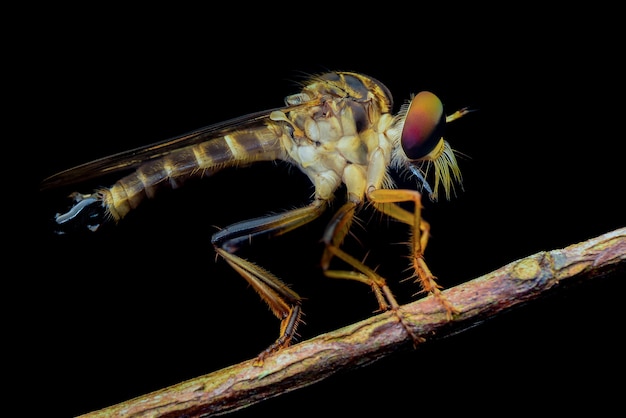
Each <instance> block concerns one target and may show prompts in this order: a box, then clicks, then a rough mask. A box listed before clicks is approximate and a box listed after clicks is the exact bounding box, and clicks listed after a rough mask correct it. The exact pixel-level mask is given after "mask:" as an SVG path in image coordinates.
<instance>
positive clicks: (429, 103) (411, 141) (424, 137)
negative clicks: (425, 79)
mask: <svg viewBox="0 0 626 418" xmlns="http://www.w3.org/2000/svg"><path fill="white" fill-rule="evenodd" d="M445 125H446V115H445V113H444V111H443V103H441V100H439V98H438V97H437V96H435V95H434V94H433V93H431V92H428V91H423V92H420V93H418V94H417V95H416V96H415V97H414V98H413V100H411V104H410V105H409V110H408V111H407V113H406V119H405V121H404V128H403V129H402V139H401V143H402V149H403V150H404V153H405V154H406V156H407V157H408V158H409V159H410V160H419V159H421V158H424V157H426V156H427V155H428V154H429V153H430V152H431V151H433V150H434V149H435V147H436V146H437V144H438V143H439V141H440V140H441V137H442V136H443V131H444V127H445Z"/></svg>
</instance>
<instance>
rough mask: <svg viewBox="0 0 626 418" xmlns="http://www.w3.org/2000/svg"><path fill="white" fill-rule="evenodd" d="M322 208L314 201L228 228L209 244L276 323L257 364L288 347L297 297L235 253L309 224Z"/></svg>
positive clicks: (298, 316)
mask: <svg viewBox="0 0 626 418" xmlns="http://www.w3.org/2000/svg"><path fill="white" fill-rule="evenodd" d="M325 207H326V205H325V203H324V202H323V201H320V200H316V201H314V202H313V203H311V204H310V205H308V206H305V207H303V208H300V209H295V210H291V211H287V212H284V213H280V214H276V215H268V216H263V217H259V218H254V219H249V220H246V221H242V222H237V223H235V224H232V225H230V226H228V227H226V228H225V229H222V230H221V231H219V232H217V233H215V234H214V235H213V237H212V238H211V242H212V243H213V245H214V246H215V251H216V252H217V254H219V255H220V256H221V257H223V258H224V259H225V260H226V262H227V263H228V264H229V265H230V266H231V267H232V268H233V269H234V270H235V271H237V272H238V273H239V274H240V275H241V276H242V277H243V278H244V279H246V281H247V282H248V283H249V284H250V285H251V286H252V288H253V289H254V290H255V291H256V292H257V293H258V294H259V295H260V296H261V299H262V300H263V301H265V303H267V305H268V306H269V308H270V310H271V311H272V312H273V313H274V315H275V316H276V317H277V318H278V319H280V321H281V323H280V333H279V336H278V339H277V340H276V341H275V342H274V343H273V344H272V345H270V346H269V347H268V348H267V349H265V350H264V351H263V352H262V353H260V354H259V356H258V358H257V362H258V363H259V364H262V363H263V360H264V359H265V358H266V357H267V356H268V355H270V354H272V353H274V352H276V351H278V350H280V349H282V348H285V347H287V346H289V344H290V343H291V340H292V339H293V337H294V335H295V334H296V330H297V328H298V325H299V324H300V322H301V315H302V311H301V302H302V299H301V297H300V296H299V295H298V294H297V293H296V292H294V291H293V290H291V289H290V288H289V287H288V286H287V285H286V284H285V283H284V282H283V281H281V280H280V279H279V278H278V277H276V276H275V275H274V274H272V273H271V272H269V271H268V270H266V269H264V268H262V267H260V266H258V265H256V264H254V263H252V262H250V261H248V260H246V259H244V258H242V257H239V256H238V255H236V254H235V252H236V251H237V250H238V249H239V248H240V247H241V246H242V245H244V244H249V243H250V242H251V241H252V239H253V238H254V237H258V236H260V235H265V236H277V235H282V234H284V233H286V232H289V231H291V230H293V229H295V228H297V227H300V226H302V225H304V224H306V223H309V222H311V221H312V220H314V219H315V218H317V217H319V216H320V215H321V214H322V212H323V211H324V209H325Z"/></svg>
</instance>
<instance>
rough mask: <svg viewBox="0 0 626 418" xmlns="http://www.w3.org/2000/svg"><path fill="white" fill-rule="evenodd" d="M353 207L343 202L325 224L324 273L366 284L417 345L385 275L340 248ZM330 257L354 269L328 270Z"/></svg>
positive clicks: (351, 218) (348, 226)
mask: <svg viewBox="0 0 626 418" xmlns="http://www.w3.org/2000/svg"><path fill="white" fill-rule="evenodd" d="M357 206H358V204H357V203H355V202H348V203H345V204H344V205H343V206H342V207H341V208H340V209H339V210H338V211H337V212H336V213H335V216H334V217H333V219H332V220H331V222H330V223H329V224H328V226H327V227H326V230H325V232H324V237H323V241H324V244H326V247H325V249H324V254H323V255H322V262H321V264H322V269H323V271H324V275H325V276H326V277H330V278H333V279H348V280H356V281H358V282H361V283H365V284H367V285H369V286H370V287H371V288H372V290H373V291H374V295H375V296H376V300H377V301H378V306H379V308H380V310H382V311H386V310H391V311H392V312H394V314H395V315H396V316H397V317H398V320H399V322H400V323H401V324H402V326H403V327H404V329H405V330H406V331H407V333H408V334H409V336H410V337H411V338H412V339H413V341H414V343H415V344H418V343H420V342H422V341H423V339H422V338H421V337H419V336H417V335H416V334H415V333H414V332H413V331H412V330H411V328H410V327H409V326H408V324H407V323H406V322H405V320H404V318H403V317H402V315H401V313H400V305H399V304H398V302H397V301H396V299H395V297H394V296H393V294H392V293H391V290H390V289H389V286H388V285H387V281H386V280H385V278H384V277H382V276H381V275H379V274H378V273H376V272H375V271H374V270H373V269H371V268H369V267H368V266H366V265H365V264H364V263H363V262H362V261H359V260H357V259H356V258H354V257H353V256H351V255H350V254H348V253H346V252H345V251H344V250H342V249H341V248H340V246H341V243H342V242H343V239H344V238H345V236H346V234H347V233H348V231H349V229H350V225H351V224H352V221H353V219H354V212H355V210H356V208H357ZM334 257H337V258H339V259H340V260H342V261H344V262H345V263H347V264H348V265H350V266H352V267H353V268H354V269H355V270H334V269H330V262H331V260H332V259H333V258H334Z"/></svg>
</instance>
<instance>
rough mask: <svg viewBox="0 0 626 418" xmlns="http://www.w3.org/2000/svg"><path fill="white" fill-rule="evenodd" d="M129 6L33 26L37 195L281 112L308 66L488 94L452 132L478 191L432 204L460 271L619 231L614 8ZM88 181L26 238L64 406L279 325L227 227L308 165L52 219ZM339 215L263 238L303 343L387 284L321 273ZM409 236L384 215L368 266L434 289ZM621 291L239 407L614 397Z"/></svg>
mask: <svg viewBox="0 0 626 418" xmlns="http://www.w3.org/2000/svg"><path fill="white" fill-rule="evenodd" d="M327 6H328V5H327ZM317 7H320V8H321V7H323V6H322V5H318V6H317ZM359 7H363V8H365V6H364V5H363V6H359ZM331 10H332V9H331ZM458 11H459V10H457V12H458ZM57 12H58V11H57ZM111 12H112V11H106V12H105V11H98V12H95V11H94V12H89V13H85V14H84V15H83V16H82V17H81V18H80V19H69V18H64V19H61V20H55V22H56V23H55V24H53V25H52V26H53V27H52V28H51V29H50V30H48V31H47V32H46V33H45V34H42V35H41V36H40V37H39V38H38V39H37V45H36V47H37V48H35V49H34V50H33V53H32V56H31V57H30V58H31V59H33V61H34V64H33V67H34V69H35V70H36V74H37V76H36V77H33V79H31V82H32V83H33V84H36V85H37V86H38V96H37V97H36V98H33V103H32V108H33V110H34V111H36V112H37V113H38V114H40V115H41V118H39V119H38V120H44V121H46V125H45V126H44V129H43V130H42V131H41V133H40V134H38V136H39V137H38V138H37V139H36V140H35V141H34V142H33V144H36V147H34V145H33V148H36V154H37V156H38V158H39V159H40V160H39V161H38V164H37V167H38V170H40V172H37V173H36V176H35V177H36V178H35V182H34V183H33V185H34V187H33V190H36V189H37V182H38V181H40V180H41V179H43V178H44V177H46V176H48V175H50V174H52V173H54V172H56V171H59V170H62V169H65V168H68V167H71V166H73V165H76V164H79V163H82V162H86V161H89V160H91V159H94V158H97V157H101V156H104V155H107V154H111V153H114V152H118V151H123V150H126V149H129V148H132V147H136V146H140V145H144V144H148V143H152V142H155V141H159V140H163V139H167V138H169V137H172V136H175V135H178V134H182V133H185V132H187V131H190V130H192V129H195V128H198V127H201V126H205V125H208V124H211V123H215V122H219V121H222V120H225V119H228V118H231V117H236V116H241V115H244V114H246V113H250V112H254V111H258V110H262V109H266V108H272V107H276V106H280V105H282V103H283V98H284V96H286V95H288V94H292V93H294V92H297V91H298V88H297V85H296V81H299V80H301V77H302V75H303V74H317V73H320V72H323V71H326V70H346V71H356V72H361V73H365V74H368V75H371V76H373V77H375V78H377V79H379V80H381V81H382V82H383V83H385V84H386V85H387V87H389V89H390V90H391V91H392V93H393V94H394V98H395V101H396V110H397V108H398V107H399V106H400V104H401V103H402V102H403V101H404V100H405V99H407V98H408V97H409V95H410V94H411V93H416V92H418V91H420V90H431V91H433V92H435V93H436V94H438V95H439V96H440V97H441V98H442V100H443V102H444V104H445V106H446V108H447V109H448V111H450V112H451V111H454V110H456V109H458V108H461V107H464V106H469V107H471V108H475V109H478V111H477V112H474V113H472V114H471V115H470V116H468V117H466V118H463V119H461V120H459V121H456V122H455V123H454V124H451V125H450V126H449V130H448V134H447V136H448V140H449V142H450V143H451V144H452V145H453V147H454V148H456V149H457V150H458V151H460V152H461V153H463V154H465V155H467V158H461V159H460V166H461V169H462V171H463V175H464V179H465V182H464V186H465V189H464V191H462V192H460V193H459V194H458V196H457V197H455V198H453V199H452V200H451V201H449V202H447V201H440V202H437V203H431V202H425V206H426V207H425V210H424V217H425V218H426V219H427V220H428V221H429V222H430V223H431V226H432V239H431V242H430V244H429V247H428V249H427V253H426V260H427V262H428V263H429V265H430V267H431V269H432V270H433V271H434V273H435V274H436V275H437V276H438V277H439V281H440V283H441V284H442V285H443V286H445V287H451V286H454V285H456V284H459V283H462V282H464V281H467V280H470V279H473V278H475V277H478V276H480V275H482V274H485V273H487V272H490V271H492V270H494V269H496V268H498V267H500V266H502V265H504V264H506V263H508V262H511V261H514V260H516V259H518V258H521V257H525V256H528V255H531V254H533V253H535V252H538V251H542V250H551V249H556V248H562V247H564V246H567V245H569V244H573V243H577V242H580V241H584V240H587V239H589V238H592V237H595V236H597V235H600V234H603V233H605V232H609V231H611V230H614V229H616V228H619V227H623V226H624V220H625V218H624V215H623V213H624V209H625V205H624V203H623V179H624V174H623V173H624V172H623V168H622V167H623V158H622V155H621V150H620V145H622V143H623V124H622V123H621V119H622V116H621V115H622V114H623V111H624V104H623V97H624V85H623V80H622V78H621V75H622V74H623V64H621V62H620V61H619V60H618V55H619V54H618V53H617V52H616V50H614V47H615V45H616V28H614V27H613V26H612V23H611V20H607V19H606V18H607V16H608V15H607V16H598V17H596V16H591V15H587V14H586V13H583V12H581V13H576V14H573V15H567V16H565V15H563V16H562V15H559V16H546V15H545V12H544V11H541V12H536V11H530V10H525V11H524V10H508V11H506V12H505V11H501V10H500V11H498V10H495V11H494V10H492V11H491V13H496V15H497V18H493V19H491V18H489V19H488V18H486V17H485V16H484V14H483V11H477V10H468V11H467V13H465V11H460V12H461V13H458V14H456V13H455V16H454V17H451V16H447V15H446V14H443V13H441V12H433V13H436V15H435V16H436V17H433V18H432V19H430V18H427V17H428V16H431V14H430V12H426V11H423V13H421V14H417V15H413V14H411V15H407V16H405V17H402V16H401V15H403V14H404V13H403V12H402V11H401V10H398V11H396V12H394V13H391V14H390V15H389V16H387V14H386V13H380V14H379V13H378V11H374V12H372V13H369V14H364V15H360V14H357V13H356V12H357V11H356V10H351V11H345V10H342V11H341V12H339V11H338V10H334V13H328V14H327V13H320V14H315V13H313V14H311V13H306V14H299V13H294V14H293V15H282V14H280V15H279V14H277V12H276V11H272V10H265V9H263V10H260V11H259V14H258V15H257V14H256V13H255V12H252V11H245V12H244V11H243V10H232V11H229V12H223V11H222V12H220V13H219V17H218V16H216V15H215V14H211V15H205V14H201V13H190V14H184V15H181V16H178V15H171V16H170V15H168V13H167V11H161V12H165V13H159V15H158V16H159V17H158V18H156V17H155V16H154V15H153V14H152V12H153V11H142V13H133V14H129V13H127V11H124V12H122V11H116V12H113V13H111ZM144 12H145V13H144ZM478 16H483V17H480V18H477V17H478ZM435 21H436V22H437V23H436V24H435V23H433V22H435ZM591 22H595V23H594V24H598V23H601V24H600V25H599V28H600V29H596V30H594V31H591V30H590V29H589V28H588V25H589V24H591ZM32 151H33V150H31V152H32ZM400 180H401V181H402V179H400ZM401 184H403V185H405V186H406V187H410V186H411V184H412V183H410V182H405V183H401ZM92 186H93V185H89V187H92ZM85 187H87V186H85ZM89 190H90V189H84V188H81V191H82V192H88V191H89ZM69 191H72V190H58V191H54V192H53V193H44V194H41V193H38V195H37V198H38V202H39V203H38V205H37V206H36V207H37V209H38V211H37V213H38V215H37V220H38V223H37V235H36V236H37V240H36V243H37V245H36V246H35V248H27V249H26V252H27V253H30V254H35V259H36V260H37V261H36V263H35V272H36V274H35V275H34V276H33V277H35V278H34V279H30V280H29V281H28V282H29V284H28V288H29V289H28V290H27V294H28V295H30V296H29V299H30V301H31V302H32V303H33V310H34V311H35V312H36V315H34V316H33V317H32V318H33V319H32V321H29V323H28V325H27V326H26V327H25V328H24V329H25V331H26V332H27V333H28V335H29V341H32V343H30V344H29V347H30V348H34V351H33V354H30V355H29V360H28V362H27V363H28V365H29V366H32V367H33V369H32V370H33V372H34V373H36V374H37V375H41V376H45V378H46V379H47V381H48V382H49V384H50V385H51V387H52V389H48V391H50V390H51V391H52V394H53V395H54V397H53V400H52V401H51V402H52V403H51V404H50V412H51V413H53V414H55V415H57V414H58V415H59V416H73V415H78V414H82V413H87V412H90V411H93V410H97V409H100V408H103V407H106V406H110V405H113V404H115V403H119V402H122V401H124V400H127V399H130V398H133V397H136V396H139V395H142V394H145V393H148V392H150V391H153V390H157V389H160V388H163V387H166V386H169V385H172V384H175V383H179V382H181V381H184V380H187V379H191V378H193V377H197V376H200V375H203V374H206V373H210V372H212V371H215V370H217V369H220V368H222V367H225V366H228V365H231V364H234V363H237V362H240V361H243V360H247V359H249V358H251V357H254V356H255V355H256V354H257V353H258V352H260V351H261V350H262V349H264V348H265V347H266V346H267V345H269V344H270V343H271V342H272V341H273V340H274V339H275V338H276V336H277V333H278V321H277V320H276V319H275V318H274V317H273V316H272V315H271V313H270V312H269V311H268V309H267V308H266V307H265V305H264V304H263V303H262V302H261V301H260V300H259V297H258V296H257V295H256V294H255V293H254V292H253V291H252V290H251V289H249V288H248V287H247V286H246V284H245V282H244V280H243V279H241V278H240V277H239V276H238V275H237V274H236V273H234V272H233V271H232V270H230V269H229V268H228V267H227V266H226V264H225V263H224V262H223V261H222V260H217V262H216V260H215V255H214V252H213V250H212V247H211V244H210V237H211V234H212V233H213V232H214V231H215V230H216V227H223V226H226V225H228V224H229V223H232V222H235V221H239V220H242V219H247V218H249V217H253V216H258V215H262V214H266V213H269V212H272V211H280V210H283V209H288V208H292V207H297V206H301V205H304V204H306V203H307V202H308V199H309V196H310V194H311V192H312V188H311V186H310V184H309V183H308V180H307V179H306V178H305V177H304V176H303V175H301V174H300V173H299V172H298V171H297V170H294V169H291V170H290V169H288V168H287V167H285V166H283V165H273V164H260V165H259V166H255V167H251V168H246V169H241V170H229V171H225V172H222V173H219V174H218V175H216V176H214V177H212V178H209V179H205V180H203V181H200V182H197V183H193V184H190V185H188V186H187V187H185V188H184V189H181V190H179V191H176V192H174V193H170V194H167V195H163V196H162V197H161V198H159V199H158V200H155V201H151V202H148V203H146V204H145V205H144V206H142V207H141V208H140V209H138V210H137V211H136V212H134V213H132V214H131V215H130V216H129V217H128V218H127V219H125V220H124V222H122V223H121V224H119V225H118V226H117V227H115V228H111V229H107V230H103V231H99V232H98V233H96V234H85V235H62V236H61V235H55V234H53V233H52V232H51V230H50V228H49V227H50V224H49V221H50V218H51V217H52V216H53V215H54V213H55V212H56V211H58V210H61V209H62V208H63V207H64V205H66V204H67V201H66V200H65V196H66V194H67V193H68V192H69ZM338 198H339V199H342V198H343V195H342V194H341V191H340V192H339V194H338ZM330 215H331V213H330V212H329V213H328V215H327V216H325V217H323V218H322V219H321V220H319V221H316V222H314V223H312V224H310V225H307V226H305V227H303V228H302V229H300V230H297V231H294V232H293V233H291V234H289V235H287V236H284V237H281V238H278V239H275V240H273V241H271V242H270V243H269V244H265V243H264V244H262V245H258V246H253V247H252V248H251V249H250V250H249V252H247V253H246V254H248V255H249V256H250V258H251V259H254V261H256V262H258V263H259V264H261V265H263V266H265V267H267V268H268V269H270V270H271V271H273V272H275V273H276V274H277V275H278V276H280V277H282V278H283V279H284V280H285V281H286V282H288V283H290V284H292V286H293V288H294V290H296V291H297V292H299V293H300V294H301V295H302V296H303V297H305V298H307V300H306V302H305V305H304V311H305V313H306V317H305V320H306V326H304V327H302V328H301V329H300V334H301V338H302V339H307V338H310V337H313V336H316V335H318V334H320V333H323V332H327V331H331V330H333V329H336V328H338V327H341V326H343V325H347V324H349V323H352V322H354V321H357V320H359V319H363V318H366V317H367V316H369V315H371V314H372V312H373V311H374V310H375V309H376V304H375V300H374V298H373V296H372V295H371V293H370V290H369V289H368V288H366V287H365V286H362V285H359V284H357V283H349V282H343V281H333V280H330V279H327V278H324V277H323V276H322V274H321V272H320V270H319V268H318V262H319V256H320V254H321V246H320V245H319V238H320V236H321V233H322V231H323V228H324V225H325V221H327V220H328V216H330ZM363 218H364V219H365V220H368V219H369V217H368V216H367V214H364V215H363ZM406 234H407V231H405V230H404V229H403V228H402V227H401V226H398V225H395V224H393V223H391V224H387V223H386V222H385V221H382V222H379V221H377V220H376V218H375V219H374V220H372V221H371V222H369V223H368V224H367V226H366V228H365V230H358V229H357V235H358V237H359V238H360V239H361V240H362V242H363V243H364V247H365V248H359V247H357V246H355V247H354V249H355V251H356V253H355V254H356V255H359V256H362V255H364V253H365V250H367V249H371V252H370V255H369V256H368V260H370V263H371V264H372V265H380V267H379V270H380V271H381V272H382V273H383V274H385V275H386V276H387V277H389V278H390V282H391V287H392V289H393V290H394V292H395V294H396V295H397V297H398V299H399V300H400V302H401V303H406V302H409V301H411V300H412V296H411V295H412V294H413V293H414V292H415V291H416V290H417V288H416V286H415V285H412V284H410V283H409V282H406V281H405V282H400V280H399V279H400V278H402V277H405V276H404V274H405V273H404V272H403V269H404V267H405V259H404V258H403V257H404V255H405V254H404V252H403V250H404V248H405V247H403V246H400V245H393V244H396V243H398V242H401V241H403V240H405V239H406V236H407V235H406ZM359 251H361V252H360V253H359ZM28 270H29V271H31V270H32V268H31V267H30V266H29V267H28ZM31 280H33V281H31ZM623 291H624V284H623V277H621V278H620V277H616V278H609V279H598V280H595V281H593V283H587V284H583V285H580V286H575V287H571V288H570V287H567V288H561V289H558V291H557V292H554V293H553V294H551V295H550V296H549V297H547V298H545V299H543V300H540V301H537V302H534V303H532V304H530V305H528V306H525V307H523V308H521V309H518V310H515V311H514V312H511V313H508V314H506V315H502V316H501V317H499V318H497V319H495V320H493V321H490V322H488V323H485V324H482V325H481V326H479V327H477V328H475V329H472V330H469V331H467V332H465V333H462V334H460V335H457V336H454V337H452V338H449V339H445V340H441V341H435V342H432V343H429V344H426V345H424V346H422V347H420V348H419V349H417V350H410V349H408V347H407V350H406V351H402V352H398V353H396V354H394V355H393V356H391V357H390V358H386V359H383V360H381V361H379V362H377V363H375V364H373V365H370V366H368V367H366V368H363V369H360V370H356V371H350V372H348V373H340V374H338V375H336V376H334V377H332V378H329V379H327V380H325V381H322V382H319V383H318V384H316V385H313V386H311V387H308V388H305V389H301V390H297V391H294V392H292V393H289V394H286V395H284V396H280V397H278V398H275V399H270V400H267V401H265V402H262V403H260V404H257V405H254V406H251V407H249V408H246V409H244V410H242V411H239V412H236V413H233V414H231V416H233V417H244V416H258V415H260V414H271V415H274V416H284V415H293V414H299V413H301V412H306V413H308V414H310V415H321V414H326V413H331V412H332V413H337V414H347V413H350V414H353V415H357V414H363V413H368V414H373V413H384V414H389V415H400V414H407V413H410V414H415V415H418V414H420V413H426V412H428V413H431V412H433V413H436V412H441V413H445V412H446V411H449V412H452V411H455V412H456V411H466V412H474V413H480V414H483V415H491V414H494V415H502V414H507V413H508V412H510V411H512V410H514V411H518V412H531V411H535V410H538V409H540V408H541V409H543V408H548V410H560V411H562V412H563V411H574V410H580V408H584V407H590V408H591V407H592V408H595V409H596V411H601V410H603V409H604V408H607V409H609V408H613V407H618V406H619V405H620V404H621V403H620V399H619V398H618V397H617V389H618V388H619V387H620V385H621V382H623V372H624V370H623V349H624V343H623V342H622V341H623V340H622V338H621V337H622V336H621V331H622V329H623V324H622V320H621V315H622V304H623V302H622V301H623V296H622V294H623Z"/></svg>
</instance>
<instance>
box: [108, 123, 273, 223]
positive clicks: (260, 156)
mask: <svg viewBox="0 0 626 418" xmlns="http://www.w3.org/2000/svg"><path fill="white" fill-rule="evenodd" d="M283 157H284V155H283V150H282V148H281V147H280V142H279V140H278V138H277V136H276V135H275V133H274V131H273V130H270V129H267V128H264V129H260V130H253V131H245V132H237V133H233V134H230V135H225V136H223V137H220V138H216V139H212V140H210V141H206V142H203V143H200V144H197V145H192V146H188V147H185V148H181V149H179V150H175V151H173V152H171V153H169V154H167V155H166V156H164V157H162V158H160V159H157V160H154V161H148V162H146V163H144V164H142V165H141V166H139V167H138V168H137V169H136V170H135V171H134V172H133V173H132V174H130V175H128V176H126V177H123V178H122V179H120V180H118V181H117V182H116V183H115V184H114V185H113V186H112V187H110V188H108V189H102V190H99V191H98V193H99V195H100V198H101V200H102V202H103V205H104V206H105V208H106V210H107V212H108V214H109V215H110V216H111V217H112V218H113V219H114V220H116V221H118V220H120V219H122V218H123V217H124V216H126V215H127V214H128V212H130V211H131V210H132V209H135V208H137V206H139V204H140V203H141V202H142V201H143V200H144V199H145V198H153V197H154V196H155V194H156V192H157V191H158V190H160V189H164V188H171V189H176V188H178V187H180V186H181V185H182V184H183V183H184V182H185V180H187V179H189V178H191V177H196V176H209V175H212V174H214V173H215V172H217V171H219V170H221V169H223V168H225V167H230V166H235V165H242V164H249V163H252V162H255V161H270V160H276V159H281V158H283Z"/></svg>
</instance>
